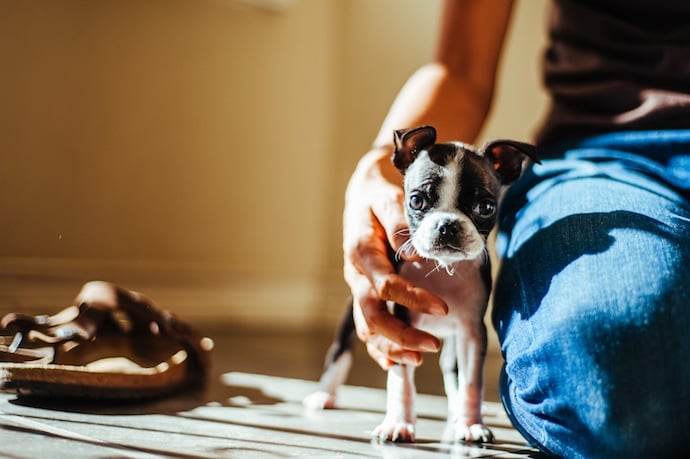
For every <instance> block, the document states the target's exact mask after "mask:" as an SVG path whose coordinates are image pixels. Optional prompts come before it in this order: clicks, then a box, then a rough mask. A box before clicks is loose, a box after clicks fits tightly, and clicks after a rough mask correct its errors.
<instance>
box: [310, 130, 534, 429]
mask: <svg viewBox="0 0 690 459" xmlns="http://www.w3.org/2000/svg"><path fill="white" fill-rule="evenodd" d="M394 141H395V152H394V154H393V163H394V164H395V166H396V167H397V168H398V169H399V170H400V172H401V173H402V174H403V175H404V188H405V197H406V202H405V208H406V213H407V219H408V223H409V227H410V239H409V240H408V242H406V243H405V244H404V246H403V247H402V248H401V250H409V249H413V250H415V251H416V252H417V253H418V254H419V255H420V256H421V257H422V258H423V259H424V261H422V262H420V263H401V264H400V265H399V268H398V269H399V274H400V275H401V276H403V277H405V278H406V279H408V280H409V281H411V282H412V284H413V285H415V286H418V287H423V288H425V289H428V290H430V291H431V292H433V293H435V294H436V295H438V296H439V297H441V298H442V299H443V300H444V301H445V302H446V304H447V305H448V314H447V315H446V316H443V317H439V316H431V315H426V314H418V313H415V312H413V311H410V310H408V309H406V308H403V307H401V306H396V305H391V306H392V311H393V312H394V313H395V314H396V315H397V316H398V317H401V318H403V319H404V320H406V321H407V322H408V323H409V324H410V325H411V326H413V327H416V328H419V329H421V330H424V331H427V332H429V333H432V334H434V335H435V336H438V337H439V338H442V339H443V342H444V344H443V348H442V351H441V357H440V363H441V369H442V371H443V378H444V386H445V391H446V395H447V397H448V420H449V423H450V424H449V426H450V429H451V435H452V437H453V438H452V439H451V440H453V441H468V442H479V441H482V442H491V441H492V440H493V434H492V433H491V431H490V430H489V428H488V427H487V426H486V425H485V424H484V423H483V420H482V414H481V402H482V388H483V382H482V370H483V365H484V357H485V354H486V345H487V344H486V342H487V337H486V327H485V325H484V320H483V319H484V314H485V312H486V308H487V301H488V298H489V292H490V290H491V273H490V266H489V257H488V256H487V252H486V240H487V236H488V235H489V232H490V231H491V230H492V228H493V227H494V225H495V222H496V211H497V202H498V199H499V195H500V192H501V188H502V186H503V185H507V184H509V183H511V182H513V181H514V180H516V179H517V178H518V177H519V176H520V174H521V170H522V163H523V160H524V159H525V157H526V156H527V157H530V158H532V159H534V160H536V150H535V148H534V147H533V146H532V145H528V144H525V143H521V142H515V141H509V140H497V141H494V142H490V143H488V144H487V145H485V146H484V148H482V149H481V150H479V151H477V150H475V149H473V148H472V147H471V146H469V145H466V144H463V143H459V142H452V143H436V130H435V129H434V128H433V127H431V126H422V127H418V128H415V129H409V130H401V131H396V132H395V135H394ZM353 341H354V322H353V319H352V304H350V307H349V308H348V311H347V312H346V315H345V317H344V318H343V321H342V323H341V325H340V327H339V330H338V334H337V336H336V340H335V342H334V343H333V345H332V346H331V348H330V349H329V352H328V355H327V357H326V367H325V371H324V373H323V375H322V377H321V380H320V389H319V391H317V392H315V393H313V394H311V395H309V396H308V397H306V398H305V400H304V404H305V405H306V406H308V407H310V408H320V409H323V408H333V407H335V395H336V389H337V388H338V386H340V385H341V384H343V383H344V382H345V379H346V377H347V374H348V372H349V369H350V365H351V362H352V346H353ZM415 394H416V390H415V386H414V367H413V366H411V365H405V364H396V365H393V366H392V367H391V368H390V369H389V370H388V382H387V411H386V416H385V418H384V420H383V422H382V423H381V425H379V426H378V427H377V428H376V429H375V430H374V432H373V434H374V436H375V437H376V438H378V439H380V440H391V441H405V442H411V441H414V439H415V422H416V415H415V408H414V404H415Z"/></svg>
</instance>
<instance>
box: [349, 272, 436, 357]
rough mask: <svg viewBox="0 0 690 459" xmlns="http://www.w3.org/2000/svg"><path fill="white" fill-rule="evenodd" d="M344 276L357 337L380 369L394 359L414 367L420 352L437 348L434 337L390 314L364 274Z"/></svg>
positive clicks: (420, 355) (434, 350) (432, 350)
mask: <svg viewBox="0 0 690 459" xmlns="http://www.w3.org/2000/svg"><path fill="white" fill-rule="evenodd" d="M347 277H348V283H349V284H350V286H351V289H352V293H353V300H354V305H353V316H354V320H355V328H356V330H357V336H358V337H359V338H360V340H362V341H363V342H364V343H365V344H366V346H367V351H368V352H369V355H370V356H371V357H372V358H373V359H374V360H375V361H376V362H377V363H378V364H379V366H381V368H383V369H387V368H389V367H390V366H391V365H392V364H393V363H395V362H401V363H407V364H410V365H415V366H416V365H419V364H421V362H422V354H421V353H422V352H437V351H438V350H439V349H440V345H441V343H440V341H439V340H438V338H436V337H435V336H433V335H430V334H428V333H426V332H423V331H421V330H418V329H416V328H413V327H410V326H409V325H407V324H406V323H405V322H403V321H401V320H400V319H398V318H397V317H395V316H394V315H392V314H391V313H390V312H389V311H388V308H387V306H386V303H385V302H384V301H382V300H380V299H379V297H378V296H377V294H376V292H375V291H374V290H373V289H372V288H371V285H370V284H369V281H368V279H367V278H366V277H365V276H363V275H353V274H349V275H348V276H347Z"/></svg>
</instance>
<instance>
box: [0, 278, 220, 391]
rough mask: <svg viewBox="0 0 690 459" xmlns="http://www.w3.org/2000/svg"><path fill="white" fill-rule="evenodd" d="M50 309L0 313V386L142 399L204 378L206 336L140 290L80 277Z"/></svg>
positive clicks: (208, 344)
mask: <svg viewBox="0 0 690 459" xmlns="http://www.w3.org/2000/svg"><path fill="white" fill-rule="evenodd" d="M74 304H75V305H74V306H69V307H67V308H66V309H64V310H62V311H60V312H58V313H57V314H55V315H52V316H47V315H41V316H29V315H25V314H16V313H10V314H7V315H6V316H4V317H3V318H2V320H0V387H2V388H4V389H15V390H16V391H17V393H19V394H20V395H31V396H47V397H69V398H85V399H103V400H117V399H142V398H152V397H160V396H164V395H168V394H171V393H172V392H174V391H177V390H179V389H182V388H186V387H192V386H199V385H201V384H203V383H204V381H205V380H206V378H207V376H208V372H209V367H210V351H211V349H212V348H213V341H212V340H211V339H210V338H208V337H203V336H201V335H198V334H197V333H196V332H195V331H194V330H192V328H191V327H190V326H189V325H187V324H185V323H183V322H182V321H180V320H178V319H177V318H176V317H175V316H174V315H173V314H171V313H169V312H167V311H163V310H160V309H158V308H157V307H156V306H155V305H154V303H153V301H151V300H150V299H149V298H146V297H145V296H144V295H142V294H140V293H137V292H133V291H130V290H125V289H123V288H120V287H117V286H115V285H113V284H110V283H107V282H100V281H94V282H88V283H86V284H84V286H83V287H82V289H81V291H80V292H79V294H78V295H77V297H76V300H75V302H74Z"/></svg>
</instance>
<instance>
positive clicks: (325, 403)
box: [302, 391, 335, 410]
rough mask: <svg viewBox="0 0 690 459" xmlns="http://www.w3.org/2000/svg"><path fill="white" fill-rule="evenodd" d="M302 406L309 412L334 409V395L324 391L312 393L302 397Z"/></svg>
mask: <svg viewBox="0 0 690 459" xmlns="http://www.w3.org/2000/svg"><path fill="white" fill-rule="evenodd" d="M302 405H304V406H305V407H306V408H308V409H310V410H330V409H333V408H335V395H332V394H329V393H328V392H325V391H318V392H314V393H313V394H309V395H307V396H306V397H304V400H302Z"/></svg>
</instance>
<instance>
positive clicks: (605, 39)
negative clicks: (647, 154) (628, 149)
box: [537, 0, 690, 144]
mask: <svg viewBox="0 0 690 459" xmlns="http://www.w3.org/2000/svg"><path fill="white" fill-rule="evenodd" d="M549 37H550V43H549V47H548V49H547V51H546V53H545V55H544V60H543V72H544V83H545V86H546V88H547V90H548V91H549V92H550V94H551V99H552V104H551V108H550V110H549V112H548V114H547V117H546V119H545V121H544V124H543V126H542V129H541V130H540V132H539V134H538V136H537V143H539V144H545V143H550V142H557V141H562V140H567V139H572V138H577V137H582V136H587V135H592V134H597V133H603V132H611V131H621V130H645V129H678V128H686V129H690V1H688V0H554V2H553V4H552V11H551V19H550V24H549Z"/></svg>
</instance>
